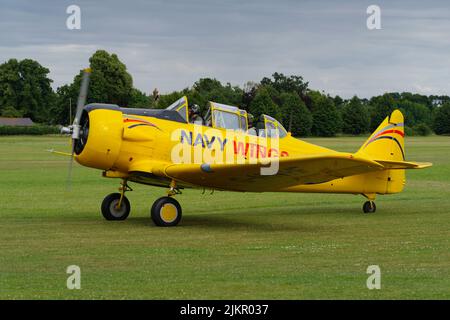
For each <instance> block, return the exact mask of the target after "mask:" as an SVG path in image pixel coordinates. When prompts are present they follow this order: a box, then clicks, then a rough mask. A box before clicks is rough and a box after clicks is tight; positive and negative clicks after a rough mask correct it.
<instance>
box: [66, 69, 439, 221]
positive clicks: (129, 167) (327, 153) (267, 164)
mask: <svg viewBox="0 0 450 320" xmlns="http://www.w3.org/2000/svg"><path fill="white" fill-rule="evenodd" d="M88 82H89V70H86V72H85V74H84V78H83V82H82V88H81V93H80V98H79V101H78V108H77V115H76V117H75V120H74V124H73V125H72V126H70V127H68V128H65V129H64V131H65V132H67V133H71V134H72V138H73V151H72V155H73V158H75V160H76V161H77V162H78V163H79V164H81V165H83V166H87V167H91V168H96V169H100V170H102V172H103V176H104V177H109V178H119V179H121V184H120V188H119V191H120V192H119V193H112V194H110V195H108V196H106V198H105V199H104V200H103V203H102V205H101V211H102V214H103V216H104V218H105V219H107V220H124V219H126V218H127V217H128V215H129V213H130V208H131V207H130V202H129V201H128V199H127V198H126V196H125V193H126V192H127V191H131V188H130V187H129V186H128V182H136V183H140V184H146V185H153V186H160V187H164V188H167V190H168V191H167V196H164V197H161V198H159V199H157V200H156V201H155V202H154V204H153V206H152V208H151V218H152V220H153V222H154V223H155V224H156V225H158V226H175V225H177V224H178V223H179V222H180V220H181V216H182V209H181V206H180V204H179V203H178V201H176V200H175V199H174V196H175V195H176V194H179V193H181V190H182V189H183V188H203V189H211V190H229V191H238V192H310V193H343V194H344V193H348V194H358V195H363V196H364V197H366V198H367V199H368V201H366V202H365V203H364V205H363V211H364V212H365V213H372V212H375V210H376V206H375V202H374V201H375V197H376V195H377V194H380V195H383V194H393V193H399V192H401V191H402V190H403V187H404V185H405V182H406V180H405V169H421V168H426V167H429V166H431V163H416V162H410V161H405V146H404V136H405V134H404V121H403V115H402V113H401V112H400V111H399V110H395V111H393V112H392V114H391V115H390V116H388V117H387V118H386V119H385V120H384V121H383V122H382V123H381V124H380V126H379V127H378V128H377V129H376V130H375V132H374V133H373V134H372V135H371V136H370V137H369V138H368V139H367V141H366V142H365V143H364V144H363V145H362V146H361V148H360V149H359V150H358V151H357V152H355V153H347V152H338V151H334V150H331V149H328V148H324V147H320V146H317V145H314V144H311V143H307V142H305V141H301V140H299V139H297V138H294V137H292V136H291V134H290V133H289V132H287V131H286V130H285V129H284V128H283V126H282V125H281V124H280V123H279V122H278V121H277V120H275V119H274V118H272V117H269V116H267V115H262V116H261V118H260V122H259V123H258V125H257V129H258V130H253V129H252V128H248V116H247V112H246V111H245V110H241V109H239V108H237V107H234V106H227V105H223V104H218V103H215V102H210V103H209V110H208V113H207V115H206V116H205V119H203V120H202V119H200V120H201V122H199V123H197V124H196V123H190V120H191V119H190V118H192V117H190V114H189V105H188V101H187V98H186V97H183V98H181V99H179V100H178V101H176V102H174V103H173V104H172V105H171V106H169V107H168V108H166V109H158V110H153V109H134V108H121V107H119V106H117V105H111V104H97V103H95V104H88V105H86V106H85V105H84V101H85V97H86V92H87V84H88Z"/></svg>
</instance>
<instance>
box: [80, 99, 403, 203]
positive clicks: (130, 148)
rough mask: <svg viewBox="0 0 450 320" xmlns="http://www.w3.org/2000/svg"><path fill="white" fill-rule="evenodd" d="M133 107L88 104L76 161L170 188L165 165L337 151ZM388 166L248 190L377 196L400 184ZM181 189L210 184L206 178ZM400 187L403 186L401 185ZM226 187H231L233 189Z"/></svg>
mask: <svg viewBox="0 0 450 320" xmlns="http://www.w3.org/2000/svg"><path fill="white" fill-rule="evenodd" d="M129 110H131V109H125V108H118V107H116V106H109V105H94V106H87V107H86V109H85V111H84V112H85V113H87V114H85V116H86V115H88V119H89V129H88V130H89V132H88V133H89V134H88V136H87V141H86V143H85V145H84V146H83V148H82V149H81V151H80V152H79V153H77V155H76V161H77V162H79V163H80V164H81V165H84V166H87V167H92V168H96V169H100V170H102V171H103V172H104V176H106V177H117V178H126V179H129V180H131V181H134V182H138V183H144V184H151V185H157V186H168V185H169V184H170V180H171V177H170V176H168V175H167V174H166V172H165V167H167V166H168V165H170V164H173V163H178V162H180V161H182V162H183V161H191V163H196V164H202V163H205V162H210V161H241V163H245V162H252V161H259V160H261V159H264V158H277V157H296V156H301V155H313V154H320V153H328V154H329V153H338V152H337V151H334V150H331V149H328V148H324V147H321V146H317V145H314V144H311V143H308V142H305V141H302V140H299V139H296V138H294V137H292V136H291V135H290V134H288V135H286V136H285V137H283V138H279V139H268V138H262V137H259V136H254V135H250V134H247V133H246V132H244V131H231V130H226V129H222V128H211V127H208V126H202V125H194V124H191V123H185V122H183V121H180V120H178V119H170V115H168V116H162V115H158V116H152V115H145V114H144V113H145V112H142V113H141V114H139V112H130V111H129ZM387 175H389V170H386V171H380V172H373V173H367V174H361V175H355V176H350V177H345V178H340V179H335V180H332V181H328V182H325V183H319V184H313V185H296V186H291V187H288V188H282V189H276V190H270V189H269V190H267V186H265V187H264V189H263V188H262V187H258V186H257V185H255V186H254V188H252V189H250V190H247V191H255V192H259V191H277V192H278V191H280V192H328V193H352V194H375V193H382V194H385V193H395V192H400V191H401V190H400V189H399V188H398V183H397V184H395V186H396V187H395V188H394V187H393V184H389V183H388V182H387V181H388V179H387ZM180 185H182V186H184V187H202V188H214V184H213V183H211V182H208V181H205V183H204V184H203V185H191V184H189V182H183V181H180ZM401 185H402V188H403V184H401ZM229 190H233V188H232V187H230V188H229Z"/></svg>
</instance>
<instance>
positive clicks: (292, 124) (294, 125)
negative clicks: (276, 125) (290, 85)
mask: <svg viewBox="0 0 450 320" xmlns="http://www.w3.org/2000/svg"><path fill="white" fill-rule="evenodd" d="M280 99H281V101H282V104H281V111H282V118H281V119H280V121H282V123H283V124H284V126H285V127H286V129H287V130H288V131H290V132H291V133H292V135H293V136H309V135H310V134H311V127H312V114H311V112H310V111H309V110H308V108H306V106H305V103H304V102H303V101H302V100H301V99H300V97H299V96H298V94H297V93H295V92H293V93H287V92H285V93H283V94H282V95H281V96H280Z"/></svg>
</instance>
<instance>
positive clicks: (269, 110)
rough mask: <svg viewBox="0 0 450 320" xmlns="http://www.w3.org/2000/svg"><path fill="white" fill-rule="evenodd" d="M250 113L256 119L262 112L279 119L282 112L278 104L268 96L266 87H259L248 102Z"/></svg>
mask: <svg viewBox="0 0 450 320" xmlns="http://www.w3.org/2000/svg"><path fill="white" fill-rule="evenodd" d="M249 111H250V113H251V114H252V115H253V116H254V117H255V119H258V118H259V117H260V116H261V115H262V114H267V115H269V116H271V117H274V118H275V119H277V120H280V119H281V117H282V113H281V110H280V108H279V107H278V105H276V104H275V103H274V102H273V101H272V99H271V98H270V95H269V92H268V90H267V88H265V87H264V86H262V87H260V88H259V89H258V91H257V93H256V95H255V98H254V99H253V100H252V102H251V103H250V110H249Z"/></svg>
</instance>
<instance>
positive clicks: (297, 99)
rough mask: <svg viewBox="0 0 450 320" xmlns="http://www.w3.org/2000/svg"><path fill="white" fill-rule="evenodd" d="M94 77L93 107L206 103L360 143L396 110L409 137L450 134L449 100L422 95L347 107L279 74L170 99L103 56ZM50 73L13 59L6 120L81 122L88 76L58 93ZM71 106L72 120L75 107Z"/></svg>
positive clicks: (5, 67)
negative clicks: (139, 85)
mask: <svg viewBox="0 0 450 320" xmlns="http://www.w3.org/2000/svg"><path fill="white" fill-rule="evenodd" d="M89 62H90V67H91V69H92V74H91V82H90V88H89V93H88V97H87V102H88V103H91V102H102V103H112V104H117V105H119V106H121V107H133V108H166V107H167V106H169V105H170V104H171V103H172V102H174V101H175V100H177V99H178V98H180V97H182V96H184V95H186V96H187V97H188V101H189V102H190V103H195V104H198V105H199V106H200V107H201V108H203V111H206V110H204V108H206V105H207V102H208V101H216V102H219V103H224V104H229V105H234V106H238V107H240V108H242V109H245V110H247V111H248V112H250V113H251V114H253V116H254V117H255V118H258V117H259V116H260V115H261V114H268V115H270V116H272V117H274V118H276V119H278V120H279V121H280V122H281V123H282V124H283V125H284V126H285V128H286V129H287V130H288V131H290V132H292V134H293V135H294V136H325V137H329V136H335V135H337V134H348V135H360V134H367V133H369V132H371V131H373V130H374V129H375V128H376V127H377V126H378V125H379V123H380V122H381V121H382V120H383V119H384V118H385V117H386V116H387V115H389V114H390V113H391V112H392V111H393V110H394V109H400V110H401V111H402V112H403V114H404V115H405V130H406V134H409V135H411V134H415V135H428V134H430V133H432V132H434V133H436V134H450V97H449V96H436V95H430V96H425V95H421V94H416V93H409V92H402V93H397V92H394V93H385V94H383V95H380V96H375V97H372V98H370V99H361V98H358V97H357V96H354V97H352V98H351V99H342V98H341V97H339V96H331V95H329V94H326V93H325V92H320V91H318V90H313V89H311V88H309V83H308V82H307V81H305V80H304V79H303V77H301V76H297V75H290V76H286V75H284V74H282V73H277V72H276V73H274V74H272V75H271V76H270V77H264V78H263V79H261V81H259V82H252V81H250V82H247V83H246V84H245V85H244V86H243V87H242V88H241V87H239V86H232V85H231V84H230V83H226V84H223V83H221V82H220V81H218V80H217V79H213V78H202V79H199V80H198V81H196V82H195V83H194V84H193V85H192V86H191V87H188V88H185V89H183V90H180V91H174V92H171V93H167V94H159V93H158V92H157V91H154V92H153V93H151V94H146V93H144V92H142V91H140V90H138V89H136V88H134V87H133V79H132V76H131V75H130V74H129V72H128V71H127V68H126V66H125V64H123V63H122V62H121V61H120V60H119V58H118V56H117V55H115V54H110V53H108V52H106V51H104V50H98V51H97V52H95V53H94V54H93V55H92V56H91V58H90V59H89ZM48 74H49V69H47V68H45V67H44V66H42V65H40V64H39V63H38V62H37V61H34V60H31V59H24V60H21V61H19V60H17V59H10V60H9V61H7V62H5V63H3V64H1V65H0V115H1V116H3V117H30V118H31V119H32V120H33V121H35V122H38V123H42V124H49V125H56V124H60V125H67V124H68V123H69V122H70V119H73V117H74V114H75V106H76V101H77V97H78V91H79V88H80V83H81V77H82V71H80V73H79V74H77V75H76V76H75V77H74V79H73V81H72V83H71V84H66V85H63V86H61V87H58V88H57V90H56V92H55V91H54V90H53V89H52V87H51V83H52V80H51V79H50V78H49V77H48ZM70 103H71V104H72V114H70V111H69V110H70V109H69V104H70Z"/></svg>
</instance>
